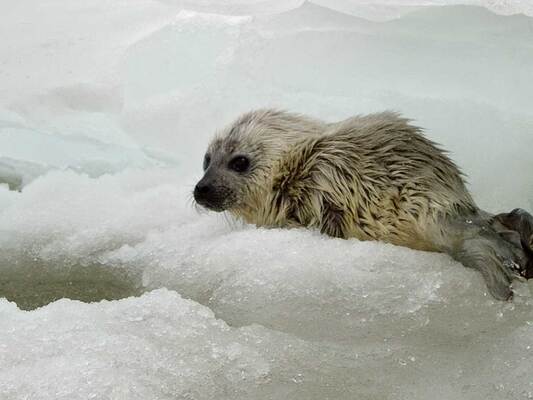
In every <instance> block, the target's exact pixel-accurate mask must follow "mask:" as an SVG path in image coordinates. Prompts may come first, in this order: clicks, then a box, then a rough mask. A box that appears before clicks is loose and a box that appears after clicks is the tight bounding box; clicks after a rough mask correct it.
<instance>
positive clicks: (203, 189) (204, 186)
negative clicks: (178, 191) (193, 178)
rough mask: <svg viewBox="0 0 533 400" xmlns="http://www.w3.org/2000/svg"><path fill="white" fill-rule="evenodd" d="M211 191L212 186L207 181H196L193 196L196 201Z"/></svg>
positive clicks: (207, 195) (204, 197)
mask: <svg viewBox="0 0 533 400" xmlns="http://www.w3.org/2000/svg"><path fill="white" fill-rule="evenodd" d="M212 192H213V186H211V185H210V184H208V183H203V182H198V184H197V185H196V186H195V188H194V198H195V200H196V201H198V200H202V199H206V198H207V197H209V195H210V194H211V193H212Z"/></svg>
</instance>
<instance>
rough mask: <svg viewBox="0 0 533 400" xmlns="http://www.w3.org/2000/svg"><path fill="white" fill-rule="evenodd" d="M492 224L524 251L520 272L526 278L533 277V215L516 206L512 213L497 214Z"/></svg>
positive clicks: (504, 236)
mask: <svg viewBox="0 0 533 400" xmlns="http://www.w3.org/2000/svg"><path fill="white" fill-rule="evenodd" d="M491 226H492V227H493V228H494V229H495V230H496V232H498V233H499V234H500V236H502V237H503V238H505V239H506V240H507V241H508V242H509V243H512V244H514V245H515V246H517V247H520V248H521V249H522V250H523V251H524V253H525V258H524V260H523V261H522V263H521V264H520V267H521V268H520V274H521V275H522V276H523V277H525V278H526V279H531V278H533V216H532V215H531V214H530V213H528V212H527V211H525V210H523V209H521V208H516V209H514V210H513V211H511V212H510V213H502V214H498V215H496V216H495V217H494V218H493V219H492V221H491ZM517 237H518V240H517ZM517 241H518V244H517Z"/></svg>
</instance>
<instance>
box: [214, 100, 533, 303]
mask: <svg viewBox="0 0 533 400" xmlns="http://www.w3.org/2000/svg"><path fill="white" fill-rule="evenodd" d="M208 152H209V153H211V154H212V155H213V156H215V157H217V160H218V164H217V163H214V165H213V166H211V167H210V169H208V170H207V171H206V177H207V178H206V177H204V179H210V180H211V181H212V182H213V184H214V185H215V186H216V187H220V190H225V191H226V192H227V193H230V194H228V195H227V196H228V199H229V200H228V201H227V202H226V203H225V204H224V206H223V208H224V209H227V210H229V211H230V212H231V213H232V214H234V215H236V216H238V217H240V218H242V219H244V220H245V221H247V222H249V223H253V224H256V225H258V226H267V227H302V226H303V227H308V228H316V229H319V230H320V231H321V232H323V233H325V234H327V235H330V236H334V237H339V238H352V237H354V238H357V239H360V240H380V241H384V242H388V243H392V244H395V245H400V246H406V247H410V248H413V249H419V250H428V251H437V252H446V253H448V254H450V255H451V256H452V257H454V258H455V259H457V260H459V261H460V262H462V263H463V264H464V265H465V266H467V267H473V268H476V269H478V270H480V271H481V273H482V274H483V276H484V278H485V280H486V282H487V286H488V288H489V290H490V292H491V293H492V294H493V295H494V296H495V297H496V298H499V299H507V298H509V297H510V296H511V294H512V291H511V288H510V283H511V280H512V279H513V278H514V277H516V276H518V272H517V269H516V268H514V267H516V266H517V265H518V266H520V265H521V264H520V263H524V262H526V263H527V255H525V254H524V251H523V250H522V248H520V246H512V245H510V244H509V241H508V240H507V239H506V238H505V237H504V235H500V234H499V233H498V231H503V230H505V229H504V228H503V227H499V228H498V227H495V225H494V223H493V222H494V220H493V216H491V215H489V214H487V213H485V212H483V211H481V210H480V209H479V208H478V207H477V206H476V204H475V202H474V200H473V199H472V197H471V196H470V194H469V192H468V190H467V189H466V187H465V184H464V181H463V176H462V174H461V172H460V171H459V169H458V168H457V166H456V165H455V164H454V163H453V162H452V161H451V160H450V159H449V158H448V156H447V155H446V153H445V152H444V151H443V150H441V149H440V148H439V147H438V146H437V145H436V144H435V143H433V142H432V141H430V140H428V139H427V138H426V137H425V136H424V135H423V134H422V131H421V129H420V128H418V127H416V126H414V125H412V124H411V123H410V122H409V120H407V119H405V118H402V117H400V116H399V115H398V114H396V113H392V112H384V113H378V114H371V115H366V116H356V117H352V118H349V119H347V120H344V121H341V122H338V123H332V124H326V123H324V122H322V121H318V120H314V119H311V118H308V117H305V116H302V115H298V114H292V113H286V112H281V111H277V110H257V111H253V112H250V113H247V114H245V115H243V116H242V117H240V118H239V119H238V120H237V121H235V122H234V123H233V124H231V125H230V126H229V127H228V128H227V129H225V130H224V131H223V132H222V133H221V134H220V135H219V136H218V137H217V138H216V139H215V140H214V141H213V142H212V144H211V145H210V147H209V150H208ZM235 153H241V154H246V155H248V156H249V157H250V158H251V160H252V168H251V170H250V171H249V172H247V173H246V174H244V175H243V176H240V177H239V176H234V175H232V174H230V173H228V172H226V171H224V170H223V166H224V162H225V161H224V160H225V159H226V158H227V157H228V156H230V155H231V154H235ZM515 225H516V222H515V224H514V225H513V226H515ZM524 260H526V261H524ZM518 269H519V268H518Z"/></svg>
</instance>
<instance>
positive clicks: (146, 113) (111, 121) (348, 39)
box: [0, 0, 533, 400]
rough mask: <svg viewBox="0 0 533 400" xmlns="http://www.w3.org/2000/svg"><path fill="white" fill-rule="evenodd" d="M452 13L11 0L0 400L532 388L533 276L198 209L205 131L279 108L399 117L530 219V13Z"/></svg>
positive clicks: (394, 7)
mask: <svg viewBox="0 0 533 400" xmlns="http://www.w3.org/2000/svg"><path fill="white" fill-rule="evenodd" d="M451 3H452V2H447V3H446V4H451ZM465 3H466V2H465ZM430 4H433V6H430ZM443 4H445V2H444V1H440V0H439V1H437V0H435V1H412V2H411V1H410V2H399V1H385V0H383V1H380V2H378V3H372V4H370V3H369V2H366V3H365V2H359V1H356V0H353V1H350V0H330V1H327V0H320V1H318V0H317V1H313V2H309V1H308V2H303V1H278V0H269V1H264V0H263V1H248V2H246V1H244V0H231V1H230V0H225V1H217V2H213V1H211V0H202V1H194V2H193V1H188V0H183V1H178V0H164V1H156V0H128V1H112V2H111V1H108V0H96V1H92V2H91V3H90V5H89V4H87V3H86V2H83V1H81V0H76V1H67V0H53V1H47V2H40V3H38V4H32V5H31V6H30V5H29V4H25V3H24V2H11V3H9V4H7V3H6V4H2V5H1V7H2V12H3V15H4V16H6V18H4V20H5V21H4V23H3V24H2V25H1V26H0V31H1V33H3V34H0V49H2V50H1V51H0V84H1V86H2V96H0V320H1V321H2V324H0V398H1V399H4V398H5V399H8V400H11V399H19V398H31V399H69V400H70V399H72V400H76V399H279V398H288V399H306V400H310V399H317V400H318V399H320V400H322V399H328V398H329V399H353V398H358V399H369V400H370V399H410V400H412V399H415V400H416V399H427V398H432V399H443V400H444V399H446V400H448V399H468V400H470V399H498V400H499V399H527V398H533V380H532V379H531V370H532V368H533V362H532V361H531V360H533V298H532V296H531V289H532V288H533V285H532V283H525V282H522V283H520V282H517V283H516V297H515V299H514V300H513V302H509V303H507V302H498V301H495V300H494V299H492V298H491V297H490V296H489V295H488V294H487V293H486V288H485V286H484V283H483V281H482V278H481V277H480V275H479V274H478V273H476V272H475V271H472V270H468V269H466V268H464V267H463V266H462V265H460V264H458V263H456V262H454V261H453V260H451V259H450V258H449V257H448V256H446V255H442V254H433V253H426V252H419V251H413V250H410V249H406V248H401V247H395V246H392V245H387V244H383V243H377V242H358V241H356V240H347V241H345V240H339V239H333V238H328V237H325V236H322V235H320V234H319V233H318V232H314V231H307V230H278V229H270V230H267V229H257V228H255V227H253V226H247V225H244V224H242V223H240V222H238V221H234V220H231V219H229V218H227V217H225V216H224V215H219V214H212V213H206V212H198V210H196V209H195V208H194V207H193V204H192V201H191V192H192V188H193V186H194V184H195V182H196V181H197V179H198V178H199V177H200V175H201V160H202V157H203V152H204V151H205V147H206V145H207V143H208V141H209V139H210V137H211V136H212V135H213V133H214V132H215V131H216V129H217V128H220V127H221V126H223V125H224V124H226V123H227V122H229V121H231V120H232V119H233V118H234V117H236V116H237V115H238V114H239V113H240V112H243V111H246V110H249V109H252V108H254V107H264V106H275V107H281V108H287V109H290V110H294V111H299V112H304V113H308V114H311V115H313V116H316V117H320V118H324V119H326V120H328V121H334V120H338V119H341V118H344V117H347V116H349V115H352V114H355V113H367V112H372V111H379V110H383V109H395V110H398V111H401V112H402V113H403V114H405V115H406V116H408V117H410V118H413V119H414V120H415V122H416V123H417V124H419V125H421V126H423V127H424V128H425V129H426V133H427V135H428V136H429V137H431V138H432V139H434V140H436V141H438V142H440V143H442V145H443V146H444V147H445V148H447V149H449V150H450V152H451V156H452V157H453V158H454V160H456V161H457V163H458V164H459V165H461V166H462V167H463V169H464V171H465V172H466V173H467V174H468V176H469V182H470V188H471V191H472V193H473V194H474V197H475V198H476V200H477V201H478V203H479V204H480V205H481V206H482V207H484V208H485V209H487V210H489V211H494V212H496V211H501V210H505V211H509V210H510V209H511V208H514V207H519V206H520V207H524V208H527V209H533V202H532V199H533V181H532V180H531V176H530V175H531V171H532V170H533V158H532V157H531V155H530V149H531V148H533V135H532V133H531V132H532V131H533V112H532V110H531V107H530V104H531V100H530V99H531V93H532V92H533V83H532V82H533V81H532V80H531V70H532V68H533V52H532V51H531V43H532V40H533V33H532V32H533V29H532V27H533V19H532V18H531V17H529V16H527V15H533V11H532V10H533V8H532V5H531V4H530V3H529V2H526V1H522V2H496V1H487V2H481V1H475V2H474V1H471V2H469V3H468V4H470V5H469V6H464V5H463V6H458V5H455V6H449V7H441V6H442V5H443ZM435 5H436V6H435ZM474 5H485V6H487V7H489V8H490V11H489V10H487V9H484V8H480V7H474ZM437 6H438V7H437ZM494 11H496V12H498V14H495V13H494ZM516 12H521V13H523V14H521V15H509V14H513V13H516ZM2 297H5V298H6V299H2ZM80 300H81V301H80Z"/></svg>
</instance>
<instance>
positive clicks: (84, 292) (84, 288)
mask: <svg viewBox="0 0 533 400" xmlns="http://www.w3.org/2000/svg"><path fill="white" fill-rule="evenodd" d="M141 293H142V289H141V288H140V287H139V286H138V285H136V284H135V283H134V281H133V279H131V278H130V277H125V276H120V274H117V273H111V272H109V271H106V270H105V269H104V268H102V267H73V268H70V269H69V271H68V272H66V273H65V272H64V271H63V272H62V273H57V274H54V272H53V271H50V270H48V271H47V272H41V271H40V270H38V269H34V268H32V269H29V270H26V271H25V272H23V273H21V271H20V270H19V273H17V274H10V273H8V274H5V275H4V276H0V298H1V297H5V298H6V299H7V300H9V301H13V302H15V303H16V304H17V306H18V307H19V308H20V309H22V310H33V309H36V308H39V307H42V306H45V305H47V304H49V303H51V302H53V301H55V300H58V299H62V298H68V299H72V300H80V301H83V302H87V303H91V302H96V301H100V300H117V299H122V298H125V297H130V296H138V295H140V294H141Z"/></svg>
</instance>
